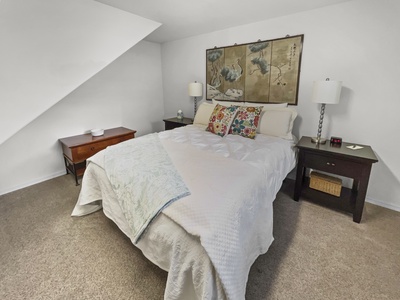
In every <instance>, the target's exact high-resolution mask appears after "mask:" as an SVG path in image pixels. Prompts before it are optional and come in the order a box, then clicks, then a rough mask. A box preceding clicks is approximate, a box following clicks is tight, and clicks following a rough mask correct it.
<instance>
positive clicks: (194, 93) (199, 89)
mask: <svg viewBox="0 0 400 300" xmlns="http://www.w3.org/2000/svg"><path fill="white" fill-rule="evenodd" d="M202 95H203V84H202V83H200V82H197V81H195V82H191V83H189V96H190V97H194V116H195V115H196V111H197V97H201V96H202Z"/></svg>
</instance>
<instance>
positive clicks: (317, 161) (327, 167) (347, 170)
mask: <svg viewBox="0 0 400 300" xmlns="http://www.w3.org/2000/svg"><path fill="white" fill-rule="evenodd" d="M304 162H305V164H306V165H307V167H309V168H311V169H316V170H320V171H324V172H328V173H334V174H337V175H342V176H346V177H352V178H358V177H359V176H360V174H359V173H360V169H362V167H363V165H362V164H360V163H357V162H354V161H350V160H346V159H339V158H336V157H332V156H325V155H322V154H314V153H307V152H306V153H305V156H304Z"/></svg>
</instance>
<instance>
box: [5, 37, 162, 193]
mask: <svg viewBox="0 0 400 300" xmlns="http://www.w3.org/2000/svg"><path fill="white" fill-rule="evenodd" d="M163 114H164V110H163V93H162V75H161V47H160V45H159V44H155V43H150V42H146V41H142V42H140V43H139V44H137V45H135V46H134V47H133V48H131V49H130V50H128V51H127V52H126V53H125V54H123V55H122V56H121V57H119V58H118V59H117V60H115V61H114V62H113V63H112V64H110V65H109V66H107V67H106V68H105V69H103V70H102V71H101V72H99V73H98V74H96V75H95V76H94V77H92V78H91V79H89V80H88V81H87V82H85V83H84V84H82V85H81V86H80V87H79V88H78V89H76V90H75V91H73V92H72V93H71V94H69V95H68V96H66V97H65V98H64V99H63V100H61V101H60V102H59V103H57V104H56V105H54V106H53V107H51V108H50V109H49V110H48V111H46V112H45V113H44V114H42V115H41V116H40V117H39V118H37V119H36V120H34V121H33V122H32V123H30V124H29V125H28V126H26V127H25V128H23V129H22V130H20V131H19V132H18V133H17V134H16V135H14V136H13V137H11V138H10V139H8V140H7V141H6V142H4V143H3V144H2V145H0V166H1V168H0V195H1V194H4V193H7V192H10V191H13V190H16V189H18V188H21V187H25V186H27V185H30V184H34V183H37V182H40V181H43V180H45V179H49V178H52V177H55V176H58V175H61V174H64V173H65V168H64V161H63V156H62V150H61V147H60V145H59V143H58V139H59V138H62V137H67V136H71V135H77V134H82V133H84V132H85V131H87V130H89V129H92V128H113V127H119V126H124V127H127V128H130V129H134V130H137V136H140V135H143V134H147V133H150V132H154V131H160V130H163V128H164V123H163V121H162V118H163ZM71 184H74V181H73V177H72V176H71Z"/></svg>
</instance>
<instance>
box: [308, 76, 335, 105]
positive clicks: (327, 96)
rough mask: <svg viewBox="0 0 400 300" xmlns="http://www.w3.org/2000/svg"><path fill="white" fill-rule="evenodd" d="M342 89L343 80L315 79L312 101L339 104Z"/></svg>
mask: <svg viewBox="0 0 400 300" xmlns="http://www.w3.org/2000/svg"><path fill="white" fill-rule="evenodd" d="M341 89H342V82H341V81H331V80H326V81H314V87H313V94H312V101H313V102H315V103H325V104H338V103H339V99H340V91H341Z"/></svg>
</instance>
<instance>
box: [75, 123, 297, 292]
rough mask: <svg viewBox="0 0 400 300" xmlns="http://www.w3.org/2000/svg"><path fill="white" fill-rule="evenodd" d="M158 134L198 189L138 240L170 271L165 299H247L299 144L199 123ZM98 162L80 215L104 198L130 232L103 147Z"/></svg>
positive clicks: (91, 171) (87, 177)
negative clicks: (221, 131)
mask: <svg viewBox="0 0 400 300" xmlns="http://www.w3.org/2000/svg"><path fill="white" fill-rule="evenodd" d="M159 137H160V138H161V140H162V143H163V145H164V147H165V149H166V150H167V152H168V153H169V155H170V157H171V160H172V161H173V162H174V165H175V167H176V169H177V170H178V171H179V173H180V174H181V176H182V178H183V179H184V181H185V183H186V184H187V186H188V188H189V190H190V191H191V193H192V195H191V196H188V197H186V198H184V199H181V200H179V201H177V202H175V203H173V204H172V205H171V206H169V207H167V208H166V209H165V210H164V211H163V213H162V214H161V215H160V216H159V217H158V218H157V219H156V220H155V222H154V223H153V224H152V225H151V226H150V227H149V229H148V232H146V233H145V234H144V236H143V239H142V240H141V241H140V242H139V244H138V245H137V246H138V247H139V248H140V249H141V250H142V251H143V253H144V254H145V255H146V256H147V257H148V258H149V259H150V260H151V261H153V262H154V263H156V264H157V265H159V266H160V267H161V268H163V269H165V270H167V271H168V272H169V275H168V281H167V288H166V292H165V298H166V299H189V298H190V299H193V298H194V297H197V298H199V299H216V298H219V299H224V298H227V299H244V295H245V288H246V282H247V277H248V272H249V269H250V267H251V265H252V263H253V262H254V260H255V259H256V258H257V256H258V255H260V254H262V253H265V252H266V251H267V249H268V247H269V246H270V244H271V242H272V240H273V237H272V201H273V200H274V198H275V196H276V193H277V191H278V190H279V188H280V186H281V183H282V180H283V179H284V178H285V176H286V175H287V173H288V172H289V171H290V170H291V169H292V168H293V167H294V161H295V160H294V152H293V149H292V143H291V142H290V141H285V140H281V139H278V138H271V137H266V136H263V135H258V136H257V138H256V140H255V141H254V140H250V139H245V138H242V137H240V136H234V135H228V136H227V137H225V138H220V137H219V136H216V135H213V134H211V133H208V132H205V131H204V130H203V129H202V128H197V127H195V126H187V127H182V128H178V129H175V130H172V131H165V132H162V133H160V134H159ZM92 161H93V162H95V165H93V164H89V165H88V169H87V171H86V173H85V177H84V180H83V183H82V191H81V195H80V198H79V200H78V203H77V206H76V207H75V210H74V212H73V215H82V214H85V213H87V212H91V211H94V210H96V209H98V207H96V206H95V205H94V206H90V203H92V202H93V201H95V200H99V199H103V206H104V212H105V214H106V215H107V216H108V217H110V218H111V219H113V220H114V221H115V222H116V223H117V225H118V226H119V227H120V228H121V230H122V231H123V232H124V233H125V234H127V235H128V236H130V234H129V232H130V231H129V228H128V226H127V224H126V222H125V221H124V220H123V219H124V218H123V214H121V211H120V208H118V205H116V203H115V201H113V200H112V199H113V198H114V199H115V195H113V192H112V190H111V188H110V186H108V185H107V180H106V179H105V178H101V177H102V176H103V175H102V172H101V167H103V158H102V153H100V154H98V155H96V156H95V157H93V158H92ZM92 165H93V166H92ZM99 182H102V184H101V186H99ZM99 188H100V189H99ZM96 190H100V191H101V192H100V193H99V192H97V191H96ZM87 204H89V205H87ZM177 224H179V225H180V226H177ZM182 228H184V229H182Z"/></svg>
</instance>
